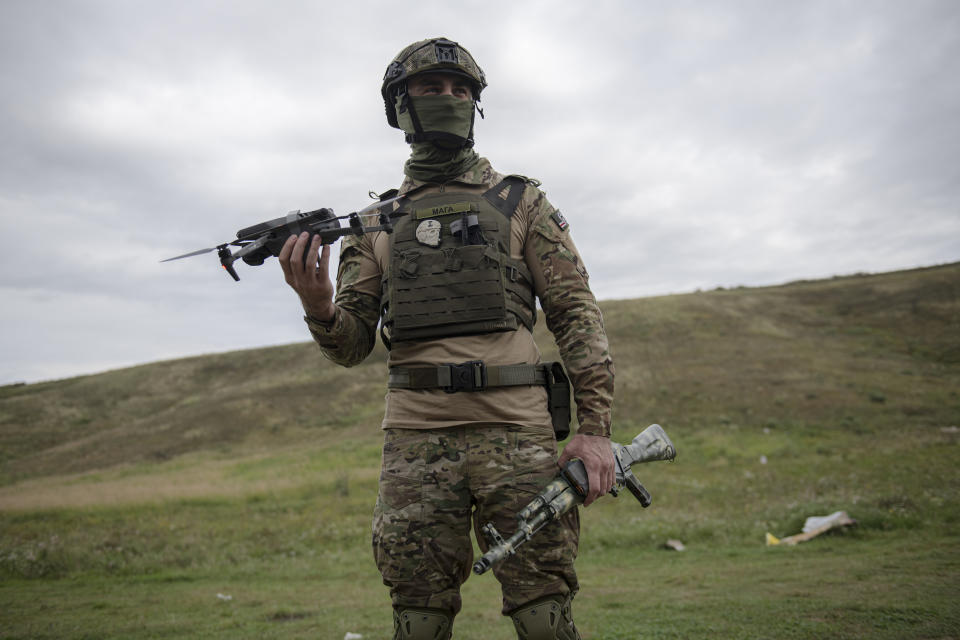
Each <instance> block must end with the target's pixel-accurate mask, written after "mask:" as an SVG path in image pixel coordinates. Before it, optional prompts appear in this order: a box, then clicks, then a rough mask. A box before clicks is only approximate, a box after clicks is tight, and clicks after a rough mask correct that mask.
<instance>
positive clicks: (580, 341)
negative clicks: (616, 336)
mask: <svg viewBox="0 0 960 640" xmlns="http://www.w3.org/2000/svg"><path fill="white" fill-rule="evenodd" d="M529 192H535V194H536V195H535V196H533V199H532V202H530V205H531V207H532V209H531V214H530V215H531V222H530V227H529V231H528V233H527V241H526V243H525V247H524V256H525V259H526V261H527V263H528V265H529V266H530V270H531V272H532V273H533V277H534V281H535V283H534V284H535V286H536V289H537V296H538V297H539V298H540V305H541V306H542V307H543V312H544V316H545V318H546V323H547V328H548V329H549V330H550V332H551V333H552V334H553V337H554V339H555V340H556V342H557V347H558V348H559V350H560V357H561V358H562V359H563V363H564V366H565V367H566V369H567V375H569V376H570V380H571V382H572V383H573V392H574V399H575V401H576V404H577V419H578V421H579V423H580V428H579V429H578V431H577V432H578V433H583V434H587V435H602V436H608V437H609V436H610V420H611V407H612V405H613V377H614V368H613V359H612V358H611V356H610V349H609V345H608V343H607V334H606V331H605V330H604V328H603V317H602V315H601V314H600V307H599V306H598V305H597V301H596V298H594V296H593V293H592V292H591V291H590V285H589V282H588V280H589V276H588V274H587V270H586V267H585V266H584V264H583V260H582V259H581V258H580V254H579V252H578V251H577V248H576V246H575V245H574V244H573V239H572V238H571V237H570V231H569V228H568V226H567V222H566V220H565V219H564V218H563V216H562V215H561V214H560V212H559V211H557V210H556V209H555V208H554V207H553V206H552V205H551V204H550V203H549V202H548V201H547V199H546V197H545V196H544V195H543V192H541V191H540V190H539V189H533V188H531V187H528V193H529ZM526 199H527V196H526V195H525V198H524V200H526Z"/></svg>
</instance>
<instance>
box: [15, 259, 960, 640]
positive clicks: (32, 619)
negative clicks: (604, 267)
mask: <svg viewBox="0 0 960 640" xmlns="http://www.w3.org/2000/svg"><path fill="white" fill-rule="evenodd" d="M602 307H603V311H604V317H605V320H606V324H607V328H608V332H609V335H610V338H611V347H612V350H613V354H614V358H615V361H616V365H617V401H616V405H615V409H614V415H615V432H614V437H615V439H617V440H619V441H621V442H625V441H628V440H630V439H631V438H632V437H633V436H634V435H635V434H636V433H637V432H639V431H640V430H641V429H642V428H643V427H645V426H646V425H647V424H649V423H652V422H657V423H659V424H661V425H663V426H664V428H665V429H666V430H667V432H668V433H669V434H670V435H671V437H672V438H673V440H674V442H675V443H676V445H677V449H678V451H679V456H678V460H677V461H676V462H674V463H669V464H668V463H655V464H650V465H647V466H645V467H643V468H640V469H638V470H637V474H638V476H639V477H640V479H641V480H642V481H643V482H644V484H645V485H646V486H647V488H648V489H649V490H650V491H651V493H652V494H653V496H654V504H653V506H652V507H651V508H650V509H648V510H643V509H641V508H640V507H639V505H638V504H637V503H636V502H635V501H634V500H633V498H632V497H630V496H629V495H624V496H621V497H620V498H618V499H612V498H604V499H603V500H601V501H600V502H598V503H597V504H596V505H595V506H592V507H590V508H589V509H587V510H585V512H584V513H583V516H582V522H583V534H582V544H581V550H580V559H579V560H578V563H577V567H578V571H579V574H580V579H581V584H582V591H581V593H580V595H579V596H578V597H577V599H576V601H575V603H574V612H575V616H576V619H577V623H578V626H579V627H580V629H581V632H582V633H583V634H584V637H585V638H591V639H604V640H612V639H633V638H701V637H710V638H825V637H830V638H890V639H894V638H931V639H932V638H960V606H958V605H957V604H956V602H957V593H958V591H960V589H958V587H960V535H958V533H957V525H958V514H960V505H958V489H960V448H958V440H960V433H958V429H957V426H958V425H960V396H958V390H960V265H958V264H954V265H945V266H941V267H934V268H930V269H922V270H913V271H905V272H897V273H890V274H879V275H860V276H851V277H844V278H834V279H831V280H824V281H814V282H798V283H792V284H789V285H784V286H780V287H768V288H757V289H735V290H716V291H709V292H698V293H693V294H688V295H680V296H667V297H660V298H648V299H640V300H622V301H608V302H605V303H603V304H602ZM540 330H541V331H542V328H541V329H540ZM541 337H542V338H543V339H542V341H541V344H550V341H549V338H547V337H545V336H541ZM545 351H546V352H547V354H546V355H547V356H550V355H551V353H550V349H549V348H547V349H545ZM384 377H385V367H384V365H383V352H382V350H378V351H377V352H375V354H374V355H373V356H371V358H369V359H368V361H367V362H365V363H364V364H362V365H360V366H358V367H355V368H352V369H346V370H344V369H339V368H337V367H334V366H333V365H330V364H329V363H327V362H325V361H323V360H322V359H321V358H320V357H319V355H318V354H317V352H316V350H315V348H314V347H313V346H312V345H310V344H297V345H289V346H284V347H277V348H271V349H261V350H255V351H246V352H236V353H227V354H219V355H211V356H203V357H197V358H190V359H186V360H177V361H170V362H160V363H155V364H150V365H145V366H142V367H135V368H132V369H126V370H122V371H113V372H108V373H104V374H99V375H94V376H85V377H80V378H72V379H69V380H60V381H52V382H46V383H40V384H32V385H21V386H8V387H3V388H0V638H11V639H12V638H334V639H336V640H340V639H341V638H343V637H344V635H345V634H346V633H347V632H353V633H359V634H362V635H363V637H364V639H365V640H370V639H383V638H389V637H390V635H391V629H392V624H391V618H390V611H389V598H388V595H387V593H386V589H385V588H384V587H382V586H381V584H380V579H379V575H378V574H377V571H376V568H375V567H374V565H373V560H372V554H371V552H370V548H369V537H370V533H369V529H370V515H371V512H372V509H373V503H374V500H375V494H376V478H377V473H378V462H379V445H380V433H379V429H378V425H379V418H380V411H381V409H382V407H381V404H382V398H383V380H384ZM838 509H843V510H846V511H847V512H848V513H849V514H850V515H851V516H852V517H853V518H855V519H856V520H857V522H858V524H857V525H856V526H855V527H850V528H846V529H844V530H842V531H836V532H831V533H828V534H826V535H824V536H821V537H819V538H816V539H814V540H812V541H810V542H806V543H803V544H801V545H798V546H796V547H767V546H765V544H764V536H765V533H766V532H768V531H769V532H771V533H773V534H774V535H776V536H779V537H782V536H785V535H789V534H793V533H797V532H799V531H800V529H801V527H802V525H803V521H804V519H805V518H806V516H809V515H823V514H827V513H830V512H832V511H835V510H838ZM670 538H675V539H679V540H682V541H683V542H684V544H685V545H686V547H687V550H686V551H683V552H673V551H667V550H664V548H663V543H664V542H665V541H666V540H667V539H670ZM464 595H465V597H464V600H465V607H464V610H463V612H462V613H461V615H460V616H459V617H458V619H457V622H456V625H455V635H454V637H455V638H459V639H466V640H470V639H474V640H478V639H481V638H484V639H486V638H493V639H497V638H512V637H514V636H513V630H512V625H511V624H510V623H509V621H507V620H506V619H503V618H502V617H501V616H500V615H499V589H498V587H497V585H496V581H495V580H494V578H493V577H492V576H491V575H484V576H473V577H471V579H470V580H468V581H467V583H466V584H465V585H464Z"/></svg>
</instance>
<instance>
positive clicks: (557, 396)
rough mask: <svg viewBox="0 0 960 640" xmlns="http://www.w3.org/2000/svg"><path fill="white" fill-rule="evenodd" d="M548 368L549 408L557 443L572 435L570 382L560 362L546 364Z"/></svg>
mask: <svg viewBox="0 0 960 640" xmlns="http://www.w3.org/2000/svg"><path fill="white" fill-rule="evenodd" d="M544 366H545V368H547V371H546V373H547V374H548V375H547V407H548V408H549V410H550V419H551V421H552V422H553V432H554V434H555V435H556V437H557V442H560V441H561V440H564V439H565V438H566V437H567V436H569V435H570V380H569V379H568V378H567V374H566V372H565V371H564V370H563V365H562V364H560V363H559V362H545V363H544Z"/></svg>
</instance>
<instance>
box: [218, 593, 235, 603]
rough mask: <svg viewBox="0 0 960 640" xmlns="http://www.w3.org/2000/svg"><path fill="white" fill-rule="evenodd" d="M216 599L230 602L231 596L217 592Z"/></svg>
mask: <svg viewBox="0 0 960 640" xmlns="http://www.w3.org/2000/svg"><path fill="white" fill-rule="evenodd" d="M217 600H223V601H224V602H230V601H231V600H233V596H230V595H227V594H225V593H218V594H217Z"/></svg>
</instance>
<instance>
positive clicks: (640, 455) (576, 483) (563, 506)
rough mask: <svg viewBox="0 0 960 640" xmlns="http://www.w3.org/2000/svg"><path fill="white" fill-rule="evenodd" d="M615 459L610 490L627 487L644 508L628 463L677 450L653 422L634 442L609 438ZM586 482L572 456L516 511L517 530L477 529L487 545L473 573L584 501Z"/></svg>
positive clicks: (646, 498) (644, 494)
mask: <svg viewBox="0 0 960 640" xmlns="http://www.w3.org/2000/svg"><path fill="white" fill-rule="evenodd" d="M610 447H611V448H612V449H613V456H614V458H615V460H616V465H617V471H616V482H615V484H614V487H613V489H611V490H610V493H611V494H612V495H613V496H614V497H616V496H618V495H619V494H620V491H621V490H622V489H623V487H626V488H627V489H629V490H630V493H632V494H633V495H634V496H635V497H636V498H637V500H639V501H640V504H641V506H643V507H644V508H646V507H649V506H650V503H651V501H652V499H651V498H650V493H649V492H648V491H647V490H646V489H645V488H644V486H643V485H642V484H640V481H639V480H637V477H636V476H635V475H633V471H631V469H630V467H631V466H633V465H634V464H637V463H640V462H654V461H656V460H673V459H674V458H675V457H676V455H677V450H676V448H675V447H674V446H673V442H671V441H670V438H668V437H667V434H666V433H665V432H664V430H663V428H662V427H661V426H660V425H657V424H652V425H650V426H649V427H647V428H646V429H644V430H643V431H642V432H641V433H640V434H639V435H638V436H637V437H636V438H634V439H633V442H631V443H630V444H628V445H626V446H623V445H620V444H617V443H616V442H611V443H610ZM588 488H589V483H588V482H587V470H586V468H585V467H584V466H583V461H582V460H579V459H574V460H571V461H570V462H568V463H567V464H566V465H565V466H564V467H563V469H561V471H560V473H559V474H558V475H557V477H556V478H554V479H553V480H552V481H550V483H549V484H548V485H547V486H546V487H544V488H543V490H542V491H541V492H540V493H539V494H538V495H537V497H536V498H534V499H533V500H531V501H530V504H528V505H527V506H525V507H524V508H523V509H521V510H520V511H519V512H518V513H517V532H516V533H514V534H513V535H512V536H510V537H509V538H508V539H506V540H504V539H503V536H501V535H500V533H499V532H498V531H497V530H496V529H495V528H494V526H493V523H491V522H488V523H487V524H485V525H484V526H483V527H482V528H481V529H480V531H481V532H482V533H483V537H484V538H485V539H486V541H487V544H488V545H489V549H488V550H487V552H486V553H484V554H483V555H482V556H481V557H480V559H479V560H477V562H476V563H474V565H473V572H474V573H476V574H478V575H479V574H481V573H485V572H486V571H487V570H488V569H490V567H492V566H493V565H495V564H496V563H498V562H500V561H501V560H503V559H504V558H506V557H507V556H512V555H513V554H515V553H516V552H517V547H519V546H520V545H522V544H523V543H524V542H526V541H527V540H529V539H530V538H532V537H533V534H535V533H536V532H537V531H539V530H540V529H542V528H543V527H544V526H545V525H546V524H547V523H548V522H551V521H553V520H556V519H558V518H560V516H562V515H563V514H565V513H567V512H568V511H570V510H571V509H573V508H574V507H575V506H577V505H578V504H580V503H582V502H583V499H584V498H585V497H586V495H587V489H588Z"/></svg>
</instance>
